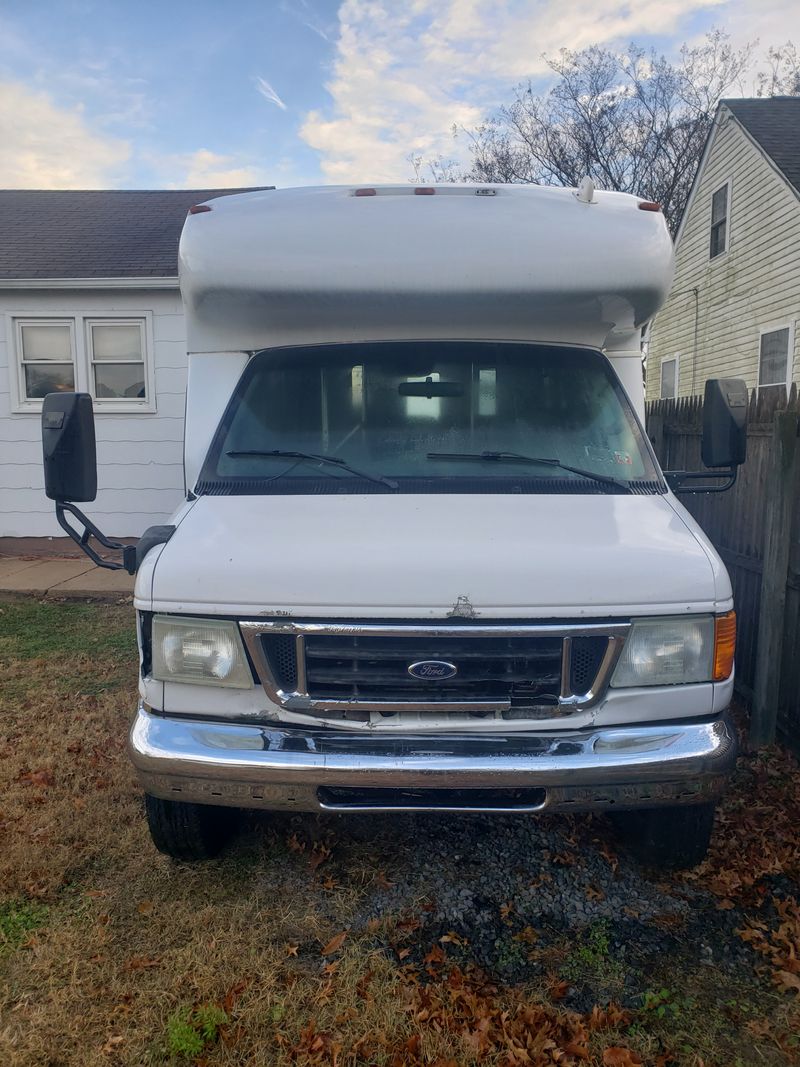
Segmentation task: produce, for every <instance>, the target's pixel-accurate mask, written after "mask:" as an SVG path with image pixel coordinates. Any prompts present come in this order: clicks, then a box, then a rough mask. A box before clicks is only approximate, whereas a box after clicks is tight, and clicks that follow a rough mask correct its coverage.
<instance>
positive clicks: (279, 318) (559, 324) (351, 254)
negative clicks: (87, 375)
mask: <svg viewBox="0 0 800 1067" xmlns="http://www.w3.org/2000/svg"><path fill="white" fill-rule="evenodd" d="M590 195H591V194H590ZM640 204H641V201H640V199H639V198H638V197H633V196H629V195H627V194H624V193H606V192H595V193H594V194H593V195H592V198H591V201H589V202H587V201H586V200H585V199H581V198H579V196H578V194H577V192H576V190H573V189H563V188H551V187H544V186H520V185H490V186H475V185H449V184H448V185H423V186H414V185H383V186H371V187H359V186H324V187H315V188H302V189H285V190H274V191H264V192H254V193H246V194H242V195H240V196H227V197H224V198H220V199H217V200H212V201H209V202H208V205H207V206H208V207H209V208H210V210H205V211H200V212H198V213H196V214H190V215H189V216H188V218H187V221H186V224H185V226H184V230H183V235H182V237H181V245H180V277H181V289H182V293H183V298H184V302H185V305H186V313H187V320H188V334H189V350H190V351H206V352H209V351H217V352H219V351H242V350H245V351H249V350H255V349H259V348H266V347H271V346H276V345H291V344H314V343H329V342H337V341H342V342H343V341H351V340H381V339H398V340H399V339H403V338H423V337H424V338H436V337H450V338H490V339H497V340H500V339H506V340H520V339H522V340H532V341H551V342H559V341H560V342H571V343H578V344H590V345H594V346H596V347H603V346H604V345H606V344H607V342H608V339H609V335H612V334H613V333H618V334H622V333H626V332H627V333H629V332H630V331H631V330H633V329H635V328H638V327H639V326H641V325H642V324H643V323H645V322H646V321H647V320H648V319H649V318H651V317H652V315H653V314H655V312H656V311H657V310H658V308H659V307H660V306H661V304H662V303H663V301H664V300H665V299H666V295H667V291H668V289H669V285H670V282H671V280H672V269H673V256H672V241H671V239H670V236H669V233H668V231H667V227H666V224H665V222H664V217H663V215H662V214H661V212H660V211H655V210H647V209H646V210H641V209H640Z"/></svg>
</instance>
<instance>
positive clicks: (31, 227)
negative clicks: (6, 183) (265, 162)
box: [0, 187, 269, 279]
mask: <svg viewBox="0 0 800 1067" xmlns="http://www.w3.org/2000/svg"><path fill="white" fill-rule="evenodd" d="M262 188H263V187H262ZM268 188H269V187H268ZM251 191H252V190H250V189H152V190H149V189H148V190H144V189H136V190H125V189H103V190H92V191H86V192H84V191H72V190H69V191H61V190H58V191H56V190H49V189H43V190H39V189H0V279H3V278H5V279H10V278H64V279H67V278H148V277H152V278H164V277H175V276H176V275H177V273H178V238H179V237H180V233H181V227H182V226H183V220H184V219H185V218H186V212H187V211H188V210H189V208H190V207H191V206H192V204H198V203H201V202H202V201H204V200H210V199H212V198H213V197H215V196H227V195H229V194H231V193H244V192H251Z"/></svg>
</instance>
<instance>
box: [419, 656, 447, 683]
mask: <svg viewBox="0 0 800 1067" xmlns="http://www.w3.org/2000/svg"><path fill="white" fill-rule="evenodd" d="M408 673H409V674H410V675H411V676H412V678H421V679H422V680H423V681H425V682H439V681H442V680H444V679H445V678H452V677H453V675H455V674H458V667H456V665H455V663H448V662H447V660H444V659H422V660H420V661H419V662H418V663H410V664H409V665H408Z"/></svg>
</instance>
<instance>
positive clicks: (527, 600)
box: [137, 493, 731, 619]
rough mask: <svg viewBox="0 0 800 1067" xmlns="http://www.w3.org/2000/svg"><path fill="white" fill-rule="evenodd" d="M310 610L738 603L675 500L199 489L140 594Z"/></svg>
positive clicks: (237, 607) (681, 608) (175, 605)
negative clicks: (224, 493)
mask: <svg viewBox="0 0 800 1067" xmlns="http://www.w3.org/2000/svg"><path fill="white" fill-rule="evenodd" d="M150 575H152V608H153V609H154V610H156V611H174V612H186V613H190V614H209V613H211V614H225V615H243V616H245V615H264V616H274V615H291V616H293V617H307V618H334V617H339V618H342V617H344V618H352V619H357V618H415V619H427V618H431V619H443V618H446V617H448V616H453V615H457V616H458V615H461V616H469V615H471V614H472V613H474V614H475V616H477V617H480V618H483V619H487V618H505V619H510V618H518V619H547V618H582V617H592V616H594V617H607V616H627V615H654V614H659V613H664V614H672V613H682V612H687V611H693V612H702V611H709V612H711V611H718V610H725V609H727V608H728V607H730V603H729V602H730V597H731V587H730V582H729V579H728V576H727V573H726V571H725V568H724V567H723V566H722V564H721V563H720V561H719V558H718V557H717V555H716V553H715V552H714V550H713V548H711V546H710V544H709V543H708V541H707V540H706V539H705V537H704V536H703V535H702V533H701V532H700V530H699V528H698V527H697V526H696V524H695V523H694V522H693V520H692V519H691V518H690V517H689V516H688V514H687V513H686V512H685V511H684V510H683V508H681V507H680V505H678V504H676V503H675V501H674V500H673V499H672V498H671V497H665V496H618V495H611V494H609V495H575V496H571V495H559V496H540V495H525V496H523V495H519V496H517V495H514V496H498V495H470V496H461V495H458V496H456V495H430V496H422V495H420V496H410V495H388V494H387V495H383V494H377V493H376V494H370V495H364V496H355V495H342V496H338V495H337V496H333V495H332V496H232V497H201V498H200V499H199V500H198V501H197V502H196V504H194V506H193V507H191V509H190V510H189V511H188V513H187V514H186V515H185V517H184V518H183V520H182V522H181V523H180V525H179V526H178V529H177V531H176V533H175V534H174V536H173V537H172V540H171V541H170V542H169V543H168V544H167V545H166V546H165V548H164V549H163V551H162V552H161V554H160V556H159V557H158V560H157V562H156V563H155V566H154V567H146V568H144V569H143V571H142V572H141V574H140V582H139V583H137V601H138V603H139V604H140V606H150V596H149V594H150V592H151V590H150V588H147V586H149V578H150Z"/></svg>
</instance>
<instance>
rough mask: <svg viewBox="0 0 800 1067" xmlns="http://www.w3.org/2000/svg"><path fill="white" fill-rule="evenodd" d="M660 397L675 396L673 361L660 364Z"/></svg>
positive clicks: (668, 360) (667, 360)
mask: <svg viewBox="0 0 800 1067" xmlns="http://www.w3.org/2000/svg"><path fill="white" fill-rule="evenodd" d="M661 396H662V397H665V398H666V397H673V396H675V360H674V359H665V360H664V361H663V362H662V364H661Z"/></svg>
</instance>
